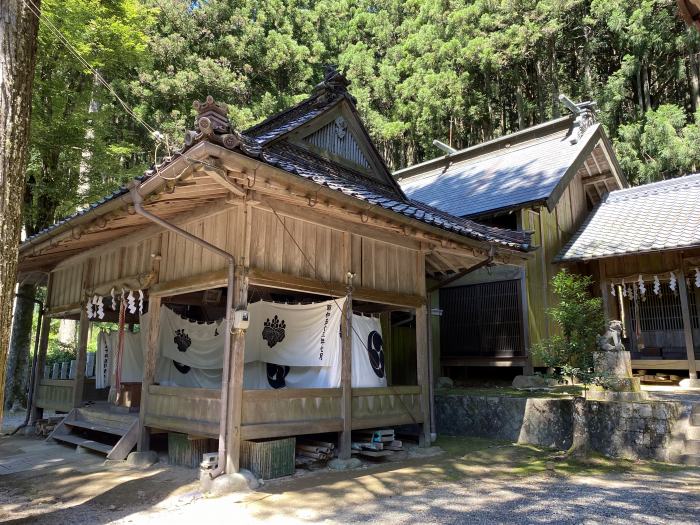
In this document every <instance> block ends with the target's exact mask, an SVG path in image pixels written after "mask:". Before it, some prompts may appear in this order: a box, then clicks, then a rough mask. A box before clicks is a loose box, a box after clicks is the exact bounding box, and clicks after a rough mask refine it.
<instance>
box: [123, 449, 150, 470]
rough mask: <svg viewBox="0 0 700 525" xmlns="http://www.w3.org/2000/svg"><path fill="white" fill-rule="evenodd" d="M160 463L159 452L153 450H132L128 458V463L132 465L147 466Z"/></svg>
mask: <svg viewBox="0 0 700 525" xmlns="http://www.w3.org/2000/svg"><path fill="white" fill-rule="evenodd" d="M155 463H158V454H157V453H156V452H154V451H152V450H148V451H146V452H132V453H131V454H129V455H128V456H127V458H126V464H127V465H130V466H132V467H139V468H145V467H150V466H151V465H153V464H155Z"/></svg>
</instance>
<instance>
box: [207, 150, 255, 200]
mask: <svg viewBox="0 0 700 525" xmlns="http://www.w3.org/2000/svg"><path fill="white" fill-rule="evenodd" d="M207 163H208V164H210V165H211V166H207V165H202V166H201V171H203V172H204V173H206V174H207V175H209V176H210V177H211V178H212V179H214V180H215V181H216V182H218V183H219V184H221V186H223V187H224V188H226V189H227V190H228V191H230V192H231V193H233V194H234V195H238V196H239V197H243V196H245V192H244V191H243V190H242V189H241V188H240V187H239V186H237V185H236V184H234V183H232V182H231V181H230V180H229V178H228V174H227V170H226V169H224V168H223V167H219V166H217V167H216V168H214V167H213V166H214V164H215V163H218V159H214V158H212V157H209V161H207Z"/></svg>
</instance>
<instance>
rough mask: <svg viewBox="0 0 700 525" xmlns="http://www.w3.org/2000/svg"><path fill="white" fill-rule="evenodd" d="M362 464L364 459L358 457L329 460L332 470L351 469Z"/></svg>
mask: <svg viewBox="0 0 700 525" xmlns="http://www.w3.org/2000/svg"><path fill="white" fill-rule="evenodd" d="M361 465H362V461H360V460H359V459H357V458H350V459H339V458H336V459H331V460H330V461H329V462H328V468H329V469H331V470H349V469H353V468H357V467H359V466H361Z"/></svg>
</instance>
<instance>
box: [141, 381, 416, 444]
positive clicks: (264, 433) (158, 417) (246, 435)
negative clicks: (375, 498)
mask: <svg viewBox="0 0 700 525" xmlns="http://www.w3.org/2000/svg"><path fill="white" fill-rule="evenodd" d="M352 397H353V400H352V405H353V407H352V410H353V425H352V428H354V429H360V428H373V427H380V426H387V425H401V424H410V423H420V422H421V421H422V417H421V413H420V387H417V386H408V387H389V388H354V389H353V392H352ZM341 400H342V390H341V389H340V388H303V389H289V390H244V391H243V406H242V418H241V437H242V438H243V439H258V438H271V437H282V436H294V435H302V434H316V433H323V432H339V431H340V430H342V427H343V424H342V423H343V420H342V413H341ZM145 409H146V414H145V424H146V426H148V427H153V428H160V429H163V430H170V431H173V432H183V433H186V434H190V435H199V436H209V437H215V436H217V435H218V433H219V414H220V392H219V391H218V390H209V389H203V388H174V387H164V386H158V385H152V386H150V387H149V395H148V406H147V407H145Z"/></svg>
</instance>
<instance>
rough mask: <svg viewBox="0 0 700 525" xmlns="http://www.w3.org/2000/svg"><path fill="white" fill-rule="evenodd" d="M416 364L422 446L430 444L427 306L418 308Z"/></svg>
mask: <svg viewBox="0 0 700 525" xmlns="http://www.w3.org/2000/svg"><path fill="white" fill-rule="evenodd" d="M416 364H417V368H418V370H417V375H418V386H419V387H420V404H421V415H422V416H423V424H422V425H421V427H422V428H421V429H422V432H421V433H420V435H419V441H420V444H421V446H424V447H429V446H430V374H429V373H428V370H429V368H428V314H427V310H426V306H425V305H422V306H419V307H418V308H416Z"/></svg>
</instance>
